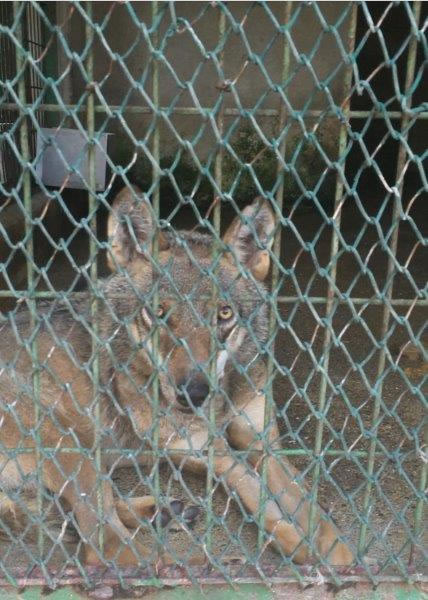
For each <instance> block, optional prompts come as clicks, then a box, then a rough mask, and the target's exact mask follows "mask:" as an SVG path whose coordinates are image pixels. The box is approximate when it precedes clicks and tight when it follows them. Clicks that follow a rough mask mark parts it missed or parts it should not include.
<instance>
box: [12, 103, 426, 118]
mask: <svg viewBox="0 0 428 600" xmlns="http://www.w3.org/2000/svg"><path fill="white" fill-rule="evenodd" d="M0 108H2V109H4V110H19V111H20V112H24V113H25V110H26V109H28V110H31V109H33V108H34V105H32V104H23V105H22V106H21V105H18V104H16V103H14V102H5V103H3V104H0ZM37 110H38V111H42V112H43V111H45V112H66V111H70V112H71V111H74V112H86V111H87V110H88V109H87V106H85V105H83V104H82V105H80V104H61V105H58V104H40V105H39V106H37ZM94 111H95V112H96V113H107V114H109V115H110V116H112V117H113V116H114V113H115V112H117V111H120V113H123V112H128V113H137V114H147V115H149V114H152V113H153V109H151V108H150V107H149V106H135V105H127V104H125V105H124V106H121V105H120V104H117V105H109V106H107V105H106V106H103V105H100V104H99V105H97V106H95V107H94ZM156 112H159V113H162V112H165V113H170V114H171V113H174V114H177V115H204V114H206V115H208V114H211V113H212V108H210V107H204V106H201V107H200V108H195V107H191V106H175V107H173V108H170V107H167V106H159V108H157V109H156ZM280 112H281V111H280V110H278V109H276V108H258V109H256V110H253V109H251V108H243V109H238V108H225V109H224V114H225V115H226V116H232V117H233V116H243V117H245V115H246V114H248V115H250V114H251V115H260V116H261V117H279V115H280ZM296 112H297V111H296ZM286 114H287V116H290V117H292V116H293V113H291V112H290V111H287V110H286ZM403 114H408V115H409V116H410V117H414V118H417V119H418V120H419V119H428V111H426V110H421V111H417V110H409V111H405V110H402V111H399V110H385V111H373V110H351V111H349V112H348V115H349V117H350V118H351V119H367V117H373V118H375V119H385V117H388V118H389V119H401V118H402V117H403ZM299 116H300V117H301V116H302V115H301V113H300V112H299ZM304 116H305V118H314V119H317V118H319V117H321V116H327V117H328V116H330V117H332V118H335V119H337V118H338V115H337V114H336V113H335V111H334V110H333V109H325V110H304Z"/></svg>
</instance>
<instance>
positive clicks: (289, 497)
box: [228, 396, 354, 565]
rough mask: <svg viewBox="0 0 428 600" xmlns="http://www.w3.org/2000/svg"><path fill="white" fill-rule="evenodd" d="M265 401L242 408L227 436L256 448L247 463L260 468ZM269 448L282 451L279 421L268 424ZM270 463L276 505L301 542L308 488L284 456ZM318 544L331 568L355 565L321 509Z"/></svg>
mask: <svg viewBox="0 0 428 600" xmlns="http://www.w3.org/2000/svg"><path fill="white" fill-rule="evenodd" d="M265 408H266V402H265V398H264V397H262V396H260V397H257V398H254V399H253V400H251V401H249V402H248V403H247V404H245V405H244V406H243V407H242V408H241V411H240V412H241V414H240V415H238V416H236V417H234V418H233V419H231V422H230V425H229V427H228V436H229V439H230V441H231V443H232V445H233V446H234V447H236V448H238V449H241V450H242V449H253V450H256V451H257V452H253V453H252V452H251V451H250V452H249V455H248V460H249V461H250V462H251V464H253V465H254V466H256V467H260V465H261V462H262V461H261V460H260V452H259V451H260V450H263V442H262V441H261V440H260V439H258V434H260V433H262V432H263V431H264V418H265ZM269 440H270V449H272V450H275V449H277V450H278V449H281V446H280V444H279V442H278V440H279V433H278V426H277V423H276V420H274V421H271V423H270V425H269ZM266 460H267V485H268V488H269V490H270V492H271V493H272V495H273V496H274V498H275V501H276V503H277V504H278V505H279V506H280V507H281V509H282V511H283V512H284V514H286V515H290V517H291V518H292V519H293V521H295V523H296V527H293V529H294V532H293V535H292V539H293V540H294V539H295V540H297V541H300V540H301V539H302V536H303V535H306V534H308V531H309V512H310V504H309V502H308V501H307V500H306V499H305V495H306V492H307V490H306V488H305V487H304V484H302V483H298V481H296V479H297V480H298V477H296V476H298V471H297V469H295V467H293V466H292V464H291V463H290V462H289V461H288V460H287V458H286V457H285V456H282V457H280V458H275V457H274V456H268V457H267V458H266ZM316 529H317V533H316V543H317V549H318V552H319V553H320V554H321V555H322V556H324V558H326V559H327V561H328V562H329V563H330V564H332V565H349V564H351V563H352V562H353V559H354V557H353V555H352V552H351V550H350V549H349V547H348V546H347V545H345V544H344V543H342V542H340V541H339V539H338V535H339V531H338V529H337V528H336V527H335V526H334V524H333V523H332V521H331V520H329V519H328V518H327V516H326V514H325V513H324V511H322V509H321V508H320V507H318V509H317V514H316ZM303 554H306V555H307V556H309V548H307V547H305V546H302V545H301V546H300V547H299V555H303Z"/></svg>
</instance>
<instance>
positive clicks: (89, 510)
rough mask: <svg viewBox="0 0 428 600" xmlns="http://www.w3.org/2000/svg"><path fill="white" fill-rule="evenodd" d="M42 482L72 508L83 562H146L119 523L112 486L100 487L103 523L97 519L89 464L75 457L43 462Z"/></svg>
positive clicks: (94, 477)
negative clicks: (81, 543) (101, 532)
mask: <svg viewBox="0 0 428 600" xmlns="http://www.w3.org/2000/svg"><path fill="white" fill-rule="evenodd" d="M43 479H44V484H45V486H46V487H47V488H48V489H50V490H51V491H52V492H54V493H57V494H59V495H60V496H61V497H63V498H64V499H65V500H66V501H67V502H68V503H69V505H70V506H71V508H72V510H73V513H74V516H75V519H76V523H77V529H78V533H79V535H80V537H81V538H82V541H83V543H84V560H85V562H87V563H90V564H103V563H104V561H105V560H111V561H114V562H115V563H116V564H121V565H138V564H140V563H141V562H143V563H144V562H145V558H147V555H148V553H147V550H145V548H144V547H142V546H141V545H140V544H138V542H136V541H135V540H134V539H133V538H132V537H131V535H130V533H129V531H128V529H127V528H126V527H125V525H124V524H123V523H122V521H121V520H120V519H119V516H118V514H117V510H116V507H115V503H114V498H113V492H112V488H111V485H110V484H109V483H107V482H105V481H103V482H102V483H101V484H100V494H101V498H102V508H103V515H102V521H101V519H100V518H99V516H98V514H97V506H98V496H97V472H96V468H95V466H94V464H93V462H92V461H91V460H89V459H87V458H85V457H83V456H80V455H78V454H76V453H63V452H61V453H57V455H56V457H55V461H45V462H44V464H43ZM100 521H101V522H100ZM101 523H103V525H101ZM101 526H102V527H103V539H104V548H103V551H102V552H101V551H100V547H99V532H100V527H101Z"/></svg>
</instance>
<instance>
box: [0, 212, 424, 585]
mask: <svg viewBox="0 0 428 600" xmlns="http://www.w3.org/2000/svg"><path fill="white" fill-rule="evenodd" d="M375 212H376V207H371V214H375ZM418 214H419V216H418V215H413V218H414V219H415V221H416V223H418V225H419V227H420V226H421V224H422V225H423V226H425V227H426V225H427V224H426V215H425V217H423V212H422V211H420V212H419V213H418ZM180 221H182V222H183V223H184V224H185V226H186V227H189V226H191V222H190V219H188V213H184V216H182V217H181V219H178V221H177V220H176V221H175V222H174V224H176V223H177V222H178V223H179V225H180V226H181V223H180ZM387 222H388V215H386V214H384V216H383V217H382V224H383V225H382V231H383V233H384V235H385V236H386V237H388V233H387V232H388V226H387ZM363 225H364V220H363V218H362V217H361V213H360V212H359V211H358V210H357V209H354V208H352V209H351V208H349V209H348V208H347V207H345V211H344V216H343V222H342V227H341V236H342V240H341V244H340V247H339V249H342V250H343V247H344V245H346V244H355V246H356V248H357V251H358V253H359V256H360V257H361V258H360V259H357V257H356V254H355V253H354V251H353V250H352V249H348V251H344V252H343V253H342V254H340V253H339V254H338V255H336V258H337V267H338V273H337V281H336V283H335V286H336V288H337V289H338V290H339V291H340V292H342V293H349V294H351V295H352V296H354V297H372V296H373V295H374V286H375V285H377V286H378V287H379V289H383V287H384V286H385V281H386V275H385V274H386V262H387V256H388V255H387V252H385V250H383V249H382V248H381V245H380V243H379V230H378V229H377V228H376V227H375V226H374V225H366V227H365V228H364V226H363ZM423 233H424V232H422V234H423ZM330 234H331V226H330V225H326V224H324V225H323V220H322V219H321V218H320V217H319V215H318V214H315V213H314V212H313V211H308V210H300V211H297V212H295V213H294V214H293V215H291V219H290V222H289V225H288V226H287V227H286V228H285V230H284V235H283V238H282V253H281V264H282V267H283V269H284V274H283V276H282V287H281V295H284V296H302V295H308V296H318V297H319V296H325V294H326V291H327V281H328V277H327V276H326V273H324V272H323V270H322V269H323V268H324V267H327V266H328V264H329V261H330V258H329V257H330ZM425 235H426V232H425ZM305 244H308V245H307V246H305ZM69 250H70V254H71V255H72V256H73V257H74V260H75V261H76V263H77V264H80V265H85V264H87V238H86V236H85V234H84V233H81V234H78V235H76V236H75V237H74V238H73V240H72V241H71V245H70V249H69ZM397 261H398V263H399V265H401V266H405V269H404V272H403V273H402V274H398V275H397V276H396V278H395V280H394V298H398V299H405V298H412V299H413V298H415V297H416V290H417V289H423V288H424V286H426V272H427V264H428V256H427V252H426V247H425V248H424V247H423V246H422V245H421V244H420V243H419V242H418V235H417V233H416V232H415V229H414V228H413V225H412V223H411V222H410V220H408V221H406V222H403V223H402V225H401V226H400V237H399V248H398V255H397ZM103 264H104V263H103V262H101V264H100V271H101V273H103V272H104V267H103ZM364 268H367V274H366V275H364V274H363V273H362V269H364ZM317 269H318V271H317ZM406 270H407V272H406ZM323 273H324V275H323ZM48 275H49V278H50V280H51V283H52V284H53V287H54V288H56V289H67V288H68V287H70V284H71V282H72V281H75V280H76V275H75V272H74V271H73V267H72V265H71V263H70V261H69V260H68V259H67V257H66V255H65V254H64V253H62V254H61V253H58V255H57V256H56V258H55V260H54V261H53V263H52V266H51V268H50V269H49V273H48ZM39 287H40V289H43V287H45V289H46V285H43V283H41V285H40V286H39ZM383 311H384V306H382V305H375V304H373V303H371V304H369V305H368V306H367V307H365V306H363V305H355V308H354V309H351V307H350V306H349V305H348V304H340V305H335V308H334V313H333V315H332V316H331V318H330V319H329V321H328V326H329V328H330V331H331V333H332V336H333V345H332V347H331V352H330V357H329V368H328V383H327V390H326V397H325V402H326V404H325V408H326V410H325V414H326V420H325V424H324V430H323V446H328V447H329V449H331V450H343V449H344V448H347V449H351V448H352V450H358V451H361V452H362V453H361V454H359V455H358V458H357V459H355V460H350V459H349V458H344V457H343V456H342V457H340V456H339V457H337V456H335V457H326V458H325V459H324V461H323V463H322V469H321V481H320V486H319V499H320V501H321V502H322V504H323V505H324V506H325V507H326V508H328V509H329V510H330V511H331V512H332V514H333V515H334V518H335V520H336V521H337V523H338V525H339V526H340V527H341V528H342V530H343V532H344V533H345V535H346V536H348V537H349V539H350V540H351V543H352V544H354V546H355V545H357V543H358V537H359V532H360V528H361V525H362V522H363V518H362V516H361V515H362V509H363V502H364V495H365V491H366V488H367V477H366V473H367V469H368V466H367V462H368V459H367V456H366V455H364V452H367V451H368V450H369V447H370V444H371V441H372V440H373V439H375V440H376V451H377V454H376V459H375V462H374V470H373V473H374V476H373V479H372V493H371V496H370V501H369V504H368V510H367V512H366V516H365V517H364V519H366V521H365V522H367V524H368V533H367V538H366V548H365V553H366V555H367V556H368V557H370V558H371V559H375V560H376V561H378V562H379V563H380V564H381V565H382V566H383V567H385V568H386V567H390V566H394V567H395V570H396V572H397V571H398V573H399V574H402V573H404V572H405V570H406V568H407V567H406V565H407V563H408V560H409V551H410V538H411V536H413V537H415V536H419V535H420V536H421V537H420V538H419V539H420V543H419V545H418V547H417V548H416V551H415V553H414V556H413V561H414V567H415V569H416V572H421V571H422V570H423V568H424V566H423V565H424V564H425V568H426V555H425V563H424V556H423V552H422V548H423V546H424V544H425V548H426V542H427V541H428V540H427V538H426V535H425V533H426V527H425V533H423V532H422V531H415V529H414V515H415V509H416V505H417V495H419V498H421V499H422V498H423V493H422V492H418V489H419V488H420V486H421V485H422V469H423V467H424V461H425V465H426V457H424V454H423V449H424V446H423V441H422V435H423V430H422V427H423V421H424V419H425V418H426V396H424V394H426V386H425V387H424V383H425V381H426V372H427V371H426V367H427V365H426V362H424V360H423V358H422V355H421V354H420V352H419V351H418V348H416V350H415V351H413V352H412V348H413V346H411V345H409V346H408V347H407V349H405V351H402V349H403V347H404V345H405V344H406V343H408V342H409V344H410V343H412V336H413V335H414V336H416V338H417V339H418V340H420V346H425V347H426V346H428V337H427V332H426V330H425V332H424V327H426V320H427V307H426V306H425V307H418V306H413V307H409V306H394V308H393V309H392V311H391V316H390V322H389V326H388V333H387V335H386V336H385V338H384V339H383V340H381V328H382V318H383ZM324 314H325V305H324V304H321V303H319V304H313V305H309V304H306V303H305V302H304V301H298V300H295V301H294V302H288V303H281V304H279V315H280V322H279V328H278V334H277V337H276V346H275V360H276V361H277V365H278V366H277V368H276V370H275V378H274V382H273V383H274V398H275V402H276V406H277V410H278V418H279V422H280V427H281V434H282V438H283V444H284V447H286V448H287V449H291V450H294V449H298V448H302V447H303V448H304V447H307V448H313V446H314V440H315V431H316V427H317V423H318V418H317V416H316V411H317V407H318V403H319V398H320V389H321V382H322V374H321V373H320V370H319V369H318V368H317V367H318V365H319V363H320V361H321V360H322V356H323V341H324V336H325V331H326V329H325V327H324V326H323V322H322V320H321V319H322V318H323V316H324ZM382 347H383V348H386V351H387V358H386V364H385V367H384V369H383V372H382V378H381V381H382V388H381V389H380V388H379V382H378V383H377V384H376V380H377V369H378V363H379V355H380V349H381V348H382ZM397 367H401V368H402V369H403V370H404V371H405V373H406V376H407V379H404V378H403V376H402V374H401V373H400V371H398V370H397ZM376 385H377V386H378V387H377V388H376ZM377 393H378V394H379V396H380V400H381V402H380V413H379V418H378V420H377V429H376V430H375V429H373V428H372V425H371V423H372V418H373V411H374V405H375V398H376V395H377ZM424 398H425V399H424ZM292 460H293V462H294V464H296V465H297V466H298V467H299V468H300V469H302V470H303V471H304V472H305V476H306V480H307V481H308V482H309V483H311V476H312V474H313V469H314V464H313V463H311V462H310V461H308V460H307V459H305V458H304V457H299V458H293V459H292ZM425 468H426V466H425ZM141 477H143V481H141ZM114 479H115V483H116V485H117V487H118V489H119V490H120V491H121V492H122V493H126V492H127V493H130V494H131V495H140V494H144V493H150V485H152V483H153V480H154V475H153V472H152V473H150V472H143V473H142V474H141V473H140V474H138V473H137V472H135V471H132V470H129V469H122V470H120V471H117V472H115V474H114ZM160 489H161V491H162V494H163V497H164V498H170V497H176V498H180V499H183V500H184V501H185V502H187V503H192V504H198V505H199V506H201V509H202V514H201V516H200V518H199V519H198V522H197V524H196V525H195V527H194V528H193V529H192V530H190V531H185V530H184V529H183V528H182V527H180V525H179V524H178V523H175V524H174V523H173V524H172V525H171V527H169V528H168V529H167V530H165V531H164V532H163V534H162V536H164V541H163V542H162V543H165V542H166V543H167V545H169V547H170V548H171V549H173V550H175V551H176V552H177V554H178V556H180V557H183V556H185V555H186V554H189V553H194V554H198V555H201V554H202V553H203V552H206V553H208V554H209V555H210V556H211V557H212V559H213V561H217V560H218V561H221V560H222V559H225V558H230V557H235V558H238V557H240V558H241V559H242V560H243V561H244V562H250V561H252V562H256V561H257V559H258V558H260V550H259V546H258V543H257V541H258V533H257V528H256V527H255V525H254V524H252V523H251V519H250V518H249V517H248V515H246V514H244V511H243V509H242V508H240V507H239V505H238V504H237V503H235V502H233V501H230V500H229V499H228V498H227V496H226V495H225V493H224V492H223V490H222V489H220V487H219V486H218V485H217V484H215V486H214V492H213V497H212V507H213V512H214V515H215V522H214V524H212V525H211V527H210V531H209V532H210V538H211V539H210V541H209V540H208V537H207V526H206V519H207V516H206V508H207V498H206V492H205V480H204V479H203V478H198V477H196V476H193V475H187V474H183V475H182V474H181V473H179V472H177V471H175V472H173V471H172V470H171V468H170V467H169V466H168V465H163V466H162V467H161V468H160ZM422 523H423V524H425V525H426V522H425V523H424V521H422ZM174 529H176V530H177V531H174ZM424 536H425V537H424ZM46 547H48V546H47V544H46ZM67 548H68V551H69V552H70V557H72V556H73V553H74V549H73V546H68V547H67ZM243 549H244V551H243ZM31 556H32V557H33V558H31ZM36 556H37V551H36V548H35V547H33V546H31V545H28V544H26V543H25V544H24V545H21V544H17V545H15V546H14V547H12V546H7V545H3V546H2V551H1V558H0V570H1V568H3V569H5V568H6V569H7V568H10V567H16V566H30V565H31V564H33V563H34V562H38V561H37V558H36ZM263 558H264V560H269V561H276V562H278V561H280V558H279V556H278V554H277V553H276V552H275V551H274V550H273V549H272V548H271V547H266V546H265V547H264V551H263ZM49 564H50V566H52V567H53V566H66V565H67V564H69V565H71V564H73V559H72V558H70V559H69V560H67V558H66V556H65V553H64V551H63V550H58V549H57V550H56V551H55V552H53V553H52V554H50V556H49Z"/></svg>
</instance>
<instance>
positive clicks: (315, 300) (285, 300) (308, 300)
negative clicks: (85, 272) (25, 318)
mask: <svg viewBox="0 0 428 600" xmlns="http://www.w3.org/2000/svg"><path fill="white" fill-rule="evenodd" d="M74 294H76V296H75V297H76V298H77V297H79V296H78V294H82V295H84V294H85V292H73V293H72V294H71V296H73V295H74ZM29 297H30V294H29V293H28V292H27V291H26V290H15V291H14V292H11V291H10V290H0V298H16V299H17V300H18V299H21V298H29ZM31 297H32V298H36V299H37V298H59V299H61V298H63V294H62V293H61V292H49V291H36V292H34V293H33V294H31ZM276 301H277V303H279V304H294V303H295V302H301V303H302V304H325V303H326V302H327V298H326V297H325V296H278V297H277V300H276ZM334 301H335V303H337V304H349V303H351V304H369V305H370V306H383V305H384V304H385V300H383V299H382V298H354V297H352V296H350V297H349V298H339V297H337V296H336V297H335V298H334ZM388 302H389V303H390V304H391V305H392V306H411V305H413V304H414V305H415V306H428V299H425V298H391V299H390V300H388Z"/></svg>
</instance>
